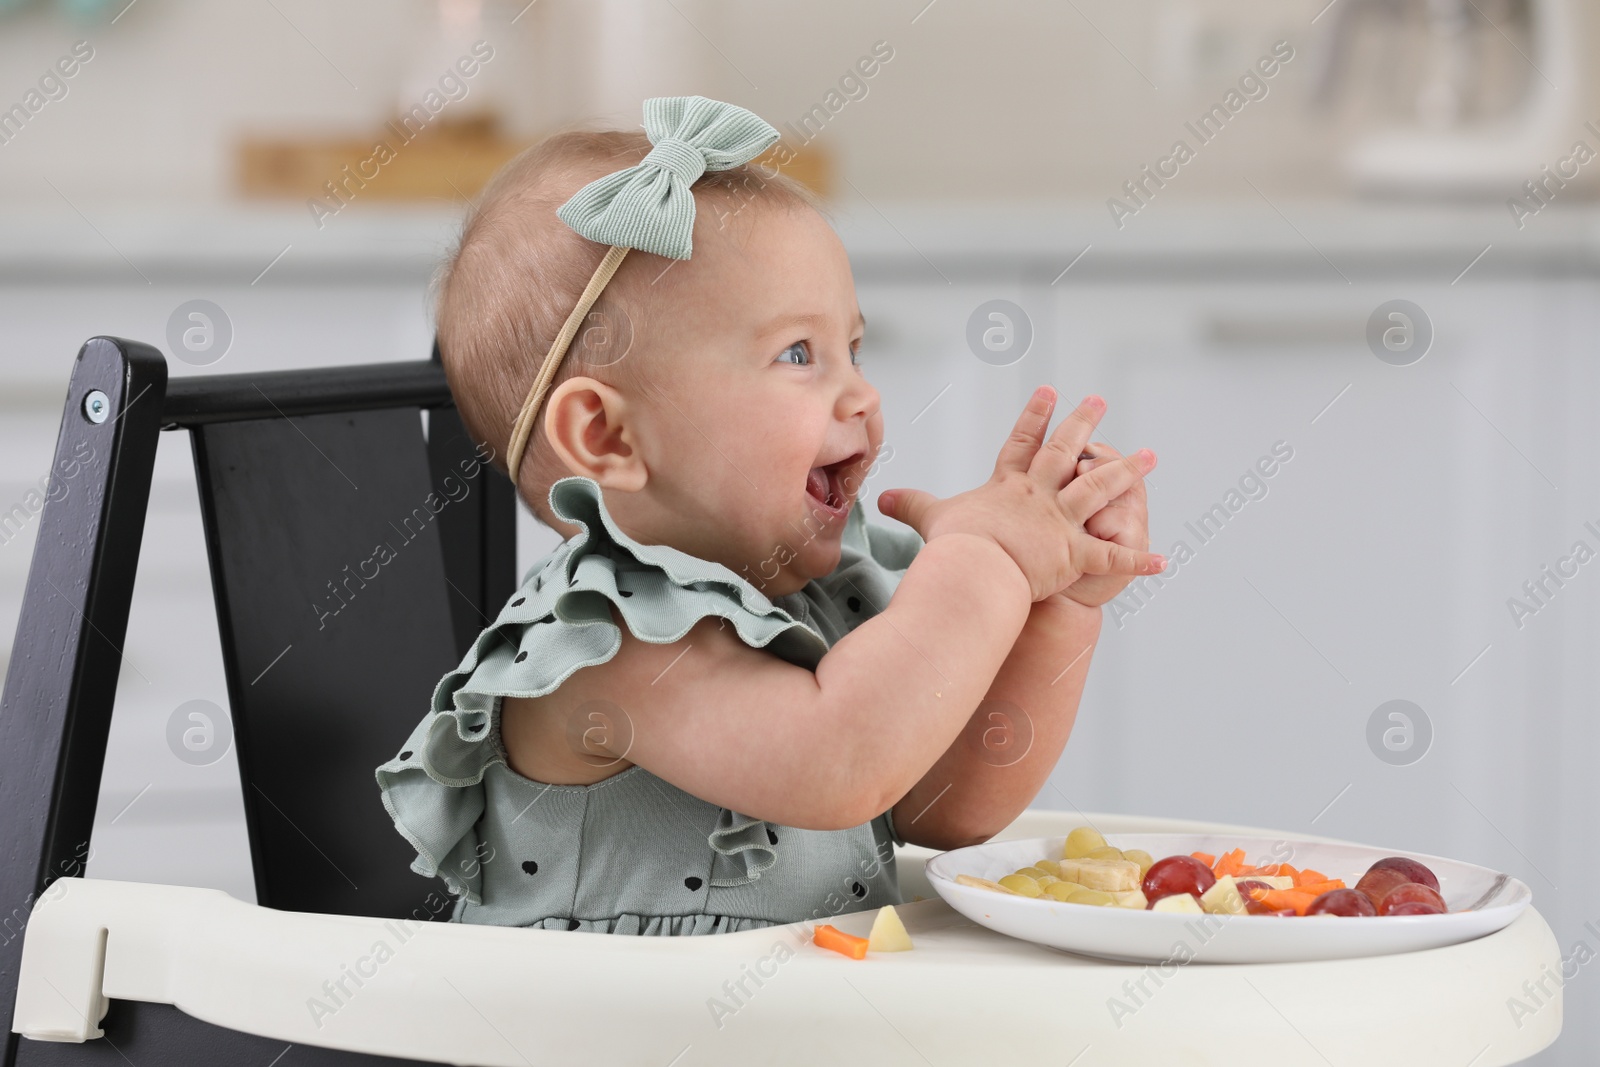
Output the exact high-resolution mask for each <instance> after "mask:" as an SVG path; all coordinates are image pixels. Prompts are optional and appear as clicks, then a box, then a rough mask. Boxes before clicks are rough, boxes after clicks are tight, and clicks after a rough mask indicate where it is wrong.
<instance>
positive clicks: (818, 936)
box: [811, 924, 867, 960]
mask: <svg viewBox="0 0 1600 1067" xmlns="http://www.w3.org/2000/svg"><path fill="white" fill-rule="evenodd" d="M811 943H812V944H814V945H816V946H817V947H818V948H826V949H832V950H833V951H834V952H837V953H839V954H840V955H841V956H849V957H850V958H851V959H853V960H860V959H865V958H866V956H867V939H866V938H864V937H856V936H855V935H854V934H847V933H845V932H844V931H843V930H840V929H838V928H837V927H833V926H828V925H826V924H824V925H822V926H819V927H817V928H816V929H815V930H813V931H812V933H811Z"/></svg>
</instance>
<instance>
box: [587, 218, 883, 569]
mask: <svg viewBox="0 0 1600 1067" xmlns="http://www.w3.org/2000/svg"><path fill="white" fill-rule="evenodd" d="M697 216H698V217H697V219H696V225H695V232H694V255H693V257H692V258H691V259H688V260H684V261H678V262H673V263H672V264H671V266H670V268H668V269H666V272H665V273H664V274H660V275H659V276H658V277H655V278H654V279H653V280H652V279H650V278H647V277H645V276H644V275H642V274H641V275H636V276H635V277H634V279H633V281H634V284H635V285H636V286H646V285H647V286H650V287H651V288H652V290H653V292H652V294H651V297H650V299H651V303H652V304H653V306H654V307H655V308H657V309H659V310H657V311H656V312H655V313H654V314H652V315H650V316H649V320H650V321H649V336H648V337H637V338H636V339H635V342H634V343H635V344H636V345H643V346H648V354H647V355H646V356H645V358H648V359H649V360H650V361H651V366H650V367H649V368H648V369H647V370H646V374H647V375H648V388H647V389H645V390H642V391H636V394H635V399H634V401H633V404H632V405H631V406H632V407H633V408H634V410H633V411H632V412H631V418H632V421H633V423H634V427H635V430H636V433H637V440H638V442H639V446H638V447H639V452H640V454H641V459H642V461H643V462H644V464H645V466H646V468H647V470H648V472H649V477H648V481H647V483H646V485H645V487H644V489H643V490H642V491H640V492H638V493H628V494H617V495H618V496H620V497H621V498H622V499H621V500H619V501H618V507H617V508H614V509H613V511H614V513H616V514H617V518H618V521H619V522H621V523H622V525H623V526H624V528H625V529H627V530H628V532H629V533H630V534H631V535H634V536H636V537H638V538H639V539H641V540H646V541H651V542H655V543H665V544H670V545H672V546H673V547H676V548H679V549H682V550H683V551H686V552H689V553H690V554H692V555H696V556H700V557H701V558H704V559H711V560H715V561H717V562H719V563H722V564H724V565H725V566H727V567H729V568H730V569H731V570H733V571H734V572H735V573H737V574H739V575H741V576H743V577H745V578H747V579H748V580H749V581H751V582H752V583H753V584H754V585H755V586H756V587H757V588H758V589H760V590H761V591H762V592H764V593H765V594H767V595H768V596H769V597H770V596H781V595H783V594H785V593H790V592H793V591H795V590H797V589H799V588H800V587H801V586H803V585H804V584H805V583H806V582H808V581H810V580H811V579H813V578H818V577H821V576H823V575H826V574H828V573H829V572H830V571H832V570H833V569H834V568H835V567H836V566H837V565H838V562H839V547H840V546H839V539H840V534H841V533H842V531H843V528H844V523H845V518H846V516H847V515H848V514H849V509H850V508H852V507H859V506H861V505H860V504H858V503H857V502H856V497H857V495H858V494H859V492H860V491H861V488H862V481H863V479H864V477H865V475H866V472H867V470H868V469H869V468H870V467H871V466H872V463H873V461H874V459H875V458H876V456H877V452H878V447H879V445H880V444H881V443H882V440H883V419H882V416H881V415H880V414H879V410H878V393H877V390H875V389H874V388H873V387H872V386H871V385H870V384H868V383H867V380H866V379H865V378H864V377H863V376H862V372H861V368H860V367H859V366H858V365H857V363H856V358H857V349H859V347H860V345H861V341H862V330H863V327H864V322H863V320H862V317H861V311H860V307H859V306H858V304H857V302H856V293H855V281H854V279H853V278H852V276H851V273H850V262H849V259H848V258H847V257H846V255H845V250H844V246H843V245H842V244H841V243H840V241H839V238H838V236H837V235H835V234H834V232H833V229H832V228H831V227H830V226H829V225H828V223H827V221H826V220H825V219H823V218H822V216H821V215H819V214H817V212H815V211H814V210H812V209H811V208H809V207H796V208H783V207H772V206H768V205H766V204H763V203H754V204H746V206H745V207H744V208H743V210H741V211H739V212H738V213H736V214H731V215H724V216H722V217H721V218H720V219H719V212H718V211H717V210H716V208H715V206H714V205H712V204H710V203H707V202H704V201H702V203H701V205H700V207H699V211H698V212H697ZM651 266H655V263H654V262H652V263H651ZM610 502H611V501H610V499H608V505H609V504H610Z"/></svg>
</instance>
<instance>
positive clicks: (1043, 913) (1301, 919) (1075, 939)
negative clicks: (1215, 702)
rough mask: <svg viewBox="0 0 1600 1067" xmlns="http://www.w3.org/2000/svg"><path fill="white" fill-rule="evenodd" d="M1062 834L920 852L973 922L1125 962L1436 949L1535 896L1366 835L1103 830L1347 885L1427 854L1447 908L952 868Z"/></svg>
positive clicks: (1147, 844) (1033, 854)
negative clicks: (1070, 882) (1370, 911)
mask: <svg viewBox="0 0 1600 1067" xmlns="http://www.w3.org/2000/svg"><path fill="white" fill-rule="evenodd" d="M1065 841H1066V838H1064V837H1036V838H1030V839H1028V840H1023V841H994V842H990V843H989V844H986V845H973V846H971V847H970V848H958V849H956V850H954V851H952V852H946V853H943V854H942V855H939V856H936V857H934V858H933V859H931V860H929V861H928V866H927V874H928V880H929V882H931V883H932V885H933V888H934V889H935V891H937V892H938V894H939V895H940V896H941V897H943V898H944V899H945V901H946V902H947V903H948V904H949V905H950V906H951V907H952V908H955V909H956V910H957V911H959V912H960V913H961V914H963V915H965V916H966V917H967V918H969V919H971V920H972V921H973V922H975V923H978V924H980V925H982V926H987V927H988V928H989V929H991V930H995V931H998V932H999V933H1002V934H1008V935H1010V936H1011V937H1016V938H1020V939H1022V940H1024V941H1033V942H1036V943H1038V944H1041V945H1048V946H1050V947H1052V948H1059V949H1066V950H1067V951H1069V952H1076V953H1080V954H1082V955H1086V956H1098V957H1102V958H1104V959H1112V960H1122V961H1129V962H1135V963H1164V962H1168V961H1172V962H1177V963H1186V962H1190V961H1191V960H1192V961H1196V962H1204V963H1290V962H1296V961H1303V960H1332V959H1345V958H1348V957H1352V956H1382V955H1387V954H1389V953H1393V952H1413V951H1416V950H1417V949H1425V948H1439V947H1441V946H1444V945H1454V944H1457V943H1459V942H1462V941H1470V940H1472V939H1473V938H1476V937H1482V936H1483V935H1485V934H1492V933H1494V932H1495V931H1496V930H1499V929H1501V928H1503V927H1505V926H1507V925H1508V924H1509V923H1510V922H1511V921H1512V920H1513V919H1515V918H1516V917H1517V916H1518V915H1520V914H1522V910H1523V909H1524V908H1526V907H1527V906H1528V904H1529V902H1530V901H1531V900H1532V899H1533V893H1532V892H1531V891H1530V890H1529V889H1528V887H1527V886H1526V885H1525V884H1523V883H1522V882H1521V881H1519V880H1517V879H1515V878H1512V877H1510V876H1509V875H1505V874H1501V873H1499V872H1498V871H1491V870H1489V869H1488V868H1487V867H1479V866H1476V865H1474V864H1471V863H1460V862H1458V861H1456V860H1447V859H1443V858H1441V857H1438V856H1426V855H1423V854H1421V853H1417V852H1394V851H1390V850H1386V849H1377V848H1368V847H1366V846H1364V845H1342V844H1328V843H1323V842H1316V841H1293V840H1288V839H1283V838H1270V837H1231V836H1223V835H1213V834H1112V835H1111V836H1110V838H1109V839H1108V843H1109V844H1112V845H1115V846H1116V847H1117V848H1123V849H1132V848H1140V849H1144V850H1145V851H1146V852H1148V853H1150V855H1152V856H1154V857H1155V858H1156V859H1158V860H1159V859H1162V858H1164V857H1166V856H1175V855H1176V856H1187V855H1189V854H1190V853H1191V852H1205V853H1209V854H1212V855H1221V854H1222V853H1224V852H1227V851H1229V850H1230V849H1234V848H1242V849H1244V851H1245V861H1246V862H1247V863H1254V864H1264V863H1290V864H1293V865H1294V866H1295V867H1298V868H1306V867H1309V868H1311V869H1312V870H1316V871H1320V872H1322V873H1323V874H1326V875H1327V876H1328V877H1329V878H1343V879H1344V881H1345V884H1346V885H1349V886H1352V887H1353V886H1354V885H1355V884H1356V881H1357V880H1358V879H1360V877H1361V876H1362V875H1363V874H1364V873H1366V870H1367V868H1368V867H1370V866H1371V865H1372V864H1373V863H1374V862H1376V861H1377V860H1380V859H1382V858H1384V857H1385V856H1407V857H1409V858H1411V859H1415V860H1420V861H1421V862H1423V863H1425V864H1427V865H1428V868H1429V869H1430V870H1432V871H1433V873H1434V874H1435V875H1437V876H1438V878H1439V889H1440V893H1441V895H1443V897H1444V901H1445V904H1446V905H1447V906H1448V907H1449V908H1450V912H1449V913H1448V914H1445V915H1404V916H1391V915H1384V916H1373V917H1360V916H1357V917H1344V916H1331V915H1330V916H1322V915H1311V916H1291V917H1279V916H1274V915H1204V916H1202V915H1180V914H1170V913H1166V912H1151V911H1135V910H1132V909H1128V908H1111V907H1097V906H1094V905H1090V904H1063V903H1061V902H1059V901H1054V900H1040V899H1031V898H1028V897H1021V896H1010V895H1007V894H1005V893H996V892H995V891H994V890H992V889H981V888H978V887H975V886H965V885H959V884H957V882H956V880H955V879H956V876H957V875H960V874H968V875H973V876H976V877H978V878H987V879H990V880H991V881H993V880H996V879H999V878H1000V877H1002V876H1003V875H1007V874H1010V873H1011V872H1013V871H1015V870H1017V869H1018V868H1019V867H1026V866H1028V865H1030V864H1032V863H1033V862H1034V861H1036V860H1041V859H1051V858H1055V857H1058V856H1060V855H1061V848H1062V845H1063V843H1064V842H1065Z"/></svg>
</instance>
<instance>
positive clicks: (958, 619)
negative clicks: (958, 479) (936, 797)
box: [503, 534, 1031, 830]
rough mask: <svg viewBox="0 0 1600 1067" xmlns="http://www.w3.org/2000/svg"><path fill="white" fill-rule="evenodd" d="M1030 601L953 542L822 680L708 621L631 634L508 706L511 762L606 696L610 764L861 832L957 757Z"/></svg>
mask: <svg viewBox="0 0 1600 1067" xmlns="http://www.w3.org/2000/svg"><path fill="white" fill-rule="evenodd" d="M1030 603H1031V596H1030V590H1029V584H1028V580H1027V579H1026V578H1025V577H1024V576H1023V574H1022V572H1021V571H1020V570H1018V568H1017V566H1016V564H1015V563H1013V562H1012V561H1011V559H1010V557H1009V556H1008V555H1007V554H1006V553H1005V551H1003V550H1002V549H1001V548H999V547H998V546H997V545H995V544H994V543H993V542H992V541H989V540H986V539H984V538H982V537H977V536H974V535H971V534H948V535H944V536H941V537H937V538H935V539H933V540H932V541H930V542H928V544H926V545H925V546H924V547H923V548H922V549H921V551H920V552H918V554H917V557H916V559H915V560H914V561H913V562H912V564H911V567H910V568H909V569H908V570H907V571H906V574H905V576H904V577H903V578H902V579H901V581H900V584H899V587H898V588H897V589H896V591H895V594H894V597H893V599H892V600H891V601H890V603H889V605H888V606H887V607H886V608H885V609H884V610H883V612H882V613H881V614H879V615H877V616H875V617H873V618H872V619H869V620H868V621H866V622H864V623H862V624H861V625H860V626H858V627H857V628H856V629H855V630H853V631H852V632H851V633H850V634H848V635H846V636H845V637H844V638H843V639H841V640H840V641H839V642H838V643H837V644H836V645H834V647H833V648H832V649H831V650H829V652H828V653H827V655H825V656H824V657H823V658H822V661H821V663H819V664H818V666H817V669H816V672H815V673H812V672H811V671H809V670H806V669H804V668H802V667H797V666H794V665H793V664H790V663H787V662H785V661H784V660H782V659H780V658H779V657H777V656H774V655H772V654H771V653H770V652H766V651H764V650H761V649H754V648H750V647H749V646H747V645H745V644H744V643H743V642H742V641H740V640H739V638H738V637H737V635H735V634H734V632H733V630H732V627H731V626H728V625H726V624H722V620H720V619H715V618H706V619H702V620H701V621H700V622H699V623H698V624H697V625H696V626H695V627H694V629H692V630H691V631H690V632H689V633H688V634H687V635H685V636H684V637H683V638H682V639H681V640H679V641H677V642H674V643H673V644H670V645H656V644H650V643H648V642H643V641H640V640H639V639H638V638H636V637H634V636H633V635H632V634H631V633H630V632H628V629H627V626H626V625H622V626H621V630H622V647H621V649H620V650H619V651H618V652H617V654H616V656H615V657H613V658H612V659H610V660H608V661H607V662H606V663H603V664H599V665H596V666H594V667H587V668H584V669H582V670H580V671H578V672H576V673H575V674H573V675H572V677H571V678H569V679H567V681H566V682H564V683H563V684H562V685H561V687H560V688H559V689H557V690H556V691H555V692H554V693H551V694H549V695H548V696H546V697H542V698H539V699H538V700H532V701H529V700H517V699H513V698H507V699H506V701H505V702H504V706H503V711H504V717H505V727H506V728H505V739H506V746H507V750H508V754H509V755H510V757H511V760H512V764H513V766H514V767H520V766H523V765H526V764H527V763H529V762H530V761H529V760H528V759H524V758H519V748H520V749H522V752H521V754H520V755H521V756H522V757H529V756H532V753H530V752H528V751H527V745H526V744H523V743H522V741H523V739H528V740H530V741H531V739H533V738H535V737H537V736H543V737H545V738H547V739H550V738H554V737H556V736H560V733H561V730H560V726H559V724H560V723H563V722H565V721H567V720H568V719H569V718H570V717H571V716H573V715H575V714H577V713H578V709H579V708H580V707H581V706H582V705H584V704H585V703H587V702H589V701H594V700H606V701H610V702H611V703H613V704H615V705H617V706H618V707H620V708H621V709H623V711H625V712H626V714H627V719H628V720H629V722H630V723H631V735H632V736H631V739H629V738H627V737H626V736H625V735H626V734H627V733H628V732H629V731H627V730H618V731H615V734H616V737H615V738H614V743H615V744H616V746H617V747H618V749H619V750H618V751H615V752H613V755H615V756H624V757H625V759H626V760H627V761H628V762H629V763H635V764H638V765H639V766H642V767H644V768H645V769H646V770H648V771H650V772H651V773H652V774H654V775H656V776H657V777H659V778H662V779H664V780H666V781H668V782H671V783H672V784H673V785H675V786H677V787H678V788H680V789H683V790H685V791H686V792H688V793H691V794H693V795H694V796H697V797H699V798H701V799H702V800H706V801H708V802H710V803H712V804H716V805H719V806H721V807H726V808H731V809H733V810H735V811H738V812H742V813H744V814H747V815H751V816H753V817H756V818H760V819H766V820H770V821H772V822H776V823H781V824H783V825H787V826H797V827H801V828H804V829H815V830H837V829H846V828H848V827H852V826H859V825H860V824H861V823H864V822H866V821H868V820H870V819H872V818H875V817H876V816H878V815H880V814H881V813H883V812H884V811H885V810H887V809H888V808H889V807H890V806H891V805H893V804H894V803H895V801H897V800H899V799H900V797H901V796H903V795H904V794H905V793H906V791H907V790H909V789H910V788H911V787H912V785H913V784H914V783H916V781H917V780H918V779H919V778H921V777H922V776H923V774H924V773H925V772H926V771H927V769H928V768H929V767H930V766H931V765H932V764H933V763H934V761H935V760H937V759H938V758H939V754H940V753H941V752H943V751H945V750H946V749H948V748H949V747H950V744H951V742H952V741H954V740H955V738H956V737H957V735H958V734H959V733H960V732H961V729H962V727H963V726H964V725H965V724H966V722H967V719H968V718H969V716H970V715H971V714H972V709H973V708H974V707H976V706H977V705H978V702H979V701H980V700H981V699H982V698H983V695H984V692H985V691H986V690H987V689H988V688H989V685H990V683H991V681H992V680H993V679H994V676H995V673H996V671H998V670H999V669H1000V665H1001V663H1003V662H1004V660H1005V658H1006V656H1007V655H1008V654H1009V653H1010V651H1011V647H1012V645H1013V644H1014V643H1015V641H1016V638H1017V635H1018V634H1019V633H1020V632H1021V630H1022V627H1023V624H1024V623H1025V622H1026V621H1027V618H1028V615H1029V609H1030ZM719 624H720V625H719ZM541 726H542V727H543V728H541ZM623 745H626V748H625V749H622V746H623ZM621 766H623V764H618V767H621Z"/></svg>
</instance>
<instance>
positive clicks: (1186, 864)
mask: <svg viewBox="0 0 1600 1067" xmlns="http://www.w3.org/2000/svg"><path fill="white" fill-rule="evenodd" d="M1216 884H1217V876H1216V875H1214V874H1212V873H1211V868H1210V867H1207V866H1206V865H1205V864H1203V863H1201V862H1200V861H1199V860H1197V859H1195V858H1194V857H1193V856H1168V857H1167V858H1166V859H1164V860H1156V862H1154V863H1152V864H1151V865H1150V870H1148V871H1147V872H1145V876H1144V896H1145V899H1146V900H1147V901H1149V902H1150V903H1151V904H1154V903H1155V902H1156V901H1158V900H1160V899H1161V898H1162V897H1170V896H1172V895H1173V894H1175V893H1191V894H1193V895H1194V896H1196V897H1199V896H1200V894H1202V893H1204V892H1205V891H1206V890H1208V889H1210V888H1211V887H1212V886H1214V885H1216Z"/></svg>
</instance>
